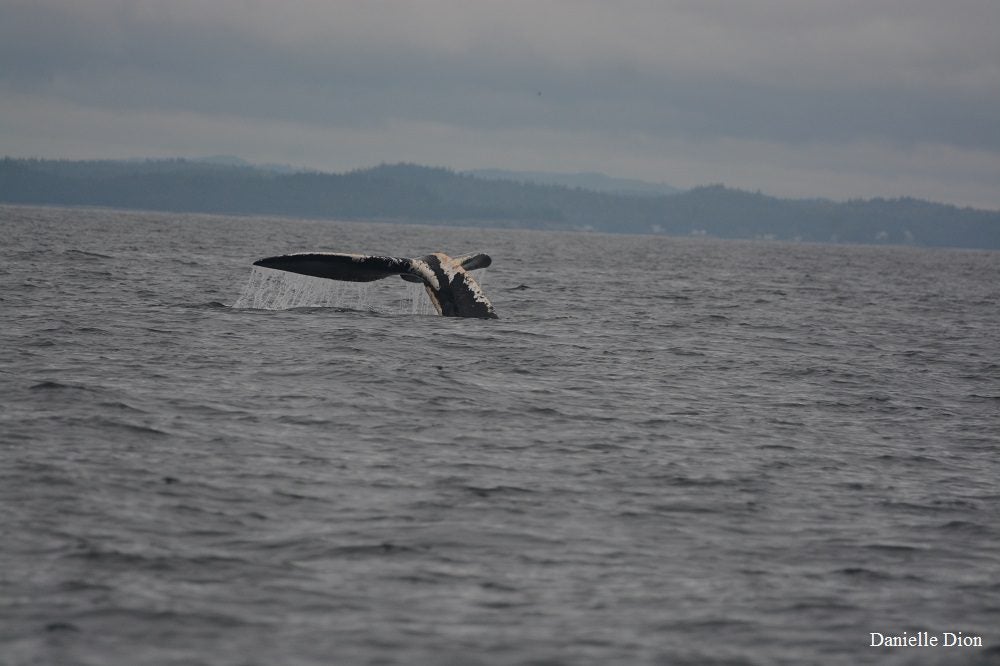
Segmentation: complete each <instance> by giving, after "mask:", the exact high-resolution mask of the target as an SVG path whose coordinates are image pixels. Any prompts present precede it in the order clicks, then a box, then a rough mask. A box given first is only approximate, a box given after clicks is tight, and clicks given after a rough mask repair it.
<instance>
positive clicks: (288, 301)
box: [232, 266, 437, 315]
mask: <svg viewBox="0 0 1000 666" xmlns="http://www.w3.org/2000/svg"><path fill="white" fill-rule="evenodd" d="M232 308H233V309H234V310H292V309H295V308H335V309H338V310H356V311H361V312H377V313H381V314H396V315H434V314H437V313H436V311H435V310H434V306H433V304H432V303H431V302H430V299H429V298H428V297H427V294H426V292H425V291H424V287H423V285H422V284H415V283H411V282H403V281H402V280H400V281H393V282H392V283H387V282H344V281H337V280H324V279H321V278H314V277H310V276H307V275H300V274H297V273H289V272H286V271H277V270H272V269H270V268H261V267H258V266H254V267H253V269H252V270H251V271H250V276H249V278H248V279H247V282H246V285H244V287H243V291H242V293H241V294H240V295H239V297H238V298H237V299H236V301H235V302H234V303H233V305H232Z"/></svg>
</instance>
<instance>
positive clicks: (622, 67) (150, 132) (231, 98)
mask: <svg viewBox="0 0 1000 666" xmlns="http://www.w3.org/2000/svg"><path fill="white" fill-rule="evenodd" d="M998 34H1000V2H998V1H997V0H981V1H980V0H948V1H947V2H944V1H942V0H860V1H855V0H829V1H807V0H752V1H751V0H746V1H742V0H732V1H730V2H710V1H708V0H693V1H690V2H682V1H678V2H667V1H650V2H640V1H635V2H626V1H619V0H600V1H595V2H585V1H581V0H552V1H546V0H527V1H525V2H519V1H514V0H505V1H503V2H499V1H497V2H493V1H485V0H475V1H473V0H439V1H431V0H421V1H413V2H379V1H375V0H369V1H366V2H362V1H358V2H346V1H339V0H338V1H334V0H280V1H279V0H273V1H272V0H169V1H167V0H23V1H22V0H0V154H6V155H11V156H17V157H67V158H121V157H150V156H156V157H196V156H206V155H214V154H230V155H238V156H240V157H243V158H245V159H248V160H251V161H254V162H281V163H288V164H293V165H297V166H307V167H312V168H318V169H323V170H332V171H344V170H348V169H354V168H360V167H366V166H373V165H376V164H379V163H381V162H398V161H408V162H417V163H421V164H430V165H436V166H447V167H451V168H455V169H474V168H488V167H497V168H506V169H524V170H544V171H570V172H576V171H600V172H604V173H607V174H609V175H614V176H622V177H633V178H642V179H645V180H651V181H656V182H666V183H669V184H671V185H674V186H678V187H692V186H695V185H700V184H708V183H725V184H726V185H729V186H732V187H739V188H743V189H751V190H756V189H759V190H762V191H763V192H765V193H769V194H775V195H779V196H798V197H811V196H824V197H830V198H834V199H847V198H852V197H872V196H915V197H920V198H925V199H932V200H938V201H947V202H951V203H956V204H960V205H971V206H977V207H984V208H992V209H1000V38H998V36H997V35H998Z"/></svg>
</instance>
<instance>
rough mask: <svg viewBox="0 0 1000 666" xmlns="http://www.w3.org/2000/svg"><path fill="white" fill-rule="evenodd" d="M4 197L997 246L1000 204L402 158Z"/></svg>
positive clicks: (4, 192) (5, 180)
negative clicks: (556, 173)
mask: <svg viewBox="0 0 1000 666" xmlns="http://www.w3.org/2000/svg"><path fill="white" fill-rule="evenodd" d="M0 202H4V203H17V204H56V205H84V206H104V207H117V208H136V209H147V210H164V211H177V212H206V213H234V214H255V215H282V216H302V217H321V218H322V217H327V218H339V219H371V220H394V221H400V222H407V221H412V222H429V223H437V224H460V225H464V226H491V227H522V228H540V229H566V230H573V229H577V230H583V229H586V230H596V231H607V232H619V233H663V234H672V235H690V234H696V235H708V236H716V237H720V238H774V239H785V240H802V241H817V242H850V243H897V244H902V243H906V244H915V245H927V246H951V247H969V248H989V249H1000V211H982V210H974V209H971V208H958V207H955V206H950V205H944V204H936V203H931V202H927V201H920V200H917V199H891V200H887V199H871V200H857V201H850V202H846V203H836V202H832V201H827V200H822V199H808V200H801V199H799V200H789V199H778V198H775V197H770V196H766V195H763V194H759V193H757V194H754V193H749V192H744V191H741V190H734V189H730V188H726V187H723V186H721V185H712V186H707V187H699V188H695V189H693V190H689V191H686V192H681V193H679V194H673V195H664V196H651V195H648V194H645V195H641V196H640V195H629V194H615V193H608V192H597V191H591V190H584V189H579V188H570V187H565V186H560V185H541V184H531V183H525V182H516V181H513V180H492V179H489V180H488V179H483V178H477V177H475V176H472V175H468V174H459V173H456V172H454V171H450V170H448V169H442V168H432V167H424V166H416V165H407V164H399V165H383V166H379V167H375V168H372V169H365V170H360V171H351V172H348V173H343V174H330V173H315V172H299V173H286V172H278V171H274V170H268V169H261V168H255V167H251V166H238V165H237V166H234V165H228V164H217V163H205V162H194V161H186V160H151V161H145V162H130V161H121V162H120V161H62V160H26V159H10V158H5V159H3V160H0Z"/></svg>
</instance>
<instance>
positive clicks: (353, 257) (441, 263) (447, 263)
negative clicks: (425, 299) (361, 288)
mask: <svg viewBox="0 0 1000 666" xmlns="http://www.w3.org/2000/svg"><path fill="white" fill-rule="evenodd" d="M491 263H493V260H492V259H490V257H489V255H486V254H482V253H475V254H467V255H463V256H460V257H449V256H448V255H447V254H444V253H443V252H435V253H434V254H428V255H426V256H424V257H420V258H419V259H406V258H401V257H384V256H375V255H367V254H340V253H334V252H304V253H299V254H286V255H281V256H277V257H266V258H264V259H258V260H257V261H255V262H253V265H254V266H261V267H262V268H273V269H275V270H279V271H286V272H288V273H298V274H300V275H310V276H312V277H318V278H325V279H328V280H344V281H348V282H371V281H373V280H381V279H382V278H387V277H390V276H393V275H398V276H400V277H401V278H403V279H404V280H407V281H409V282H422V283H423V284H424V288H425V289H426V290H427V295H428V296H430V299H431V302H432V303H433V304H434V308H435V309H436V310H437V311H438V314H441V315H443V316H445V317H478V318H484V319H496V318H497V314H496V312H495V311H494V310H493V304H492V303H490V301H489V299H488V298H486V295H485V294H484V293H483V290H482V289H481V288H480V287H479V283H478V282H476V280H475V279H474V278H473V277H472V275H471V274H469V272H468V271H471V270H475V269H478V268H486V267H487V266H489V265H490V264H491Z"/></svg>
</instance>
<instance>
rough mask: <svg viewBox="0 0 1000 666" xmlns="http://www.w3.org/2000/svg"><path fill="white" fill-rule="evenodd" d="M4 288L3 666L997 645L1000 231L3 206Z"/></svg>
mask: <svg viewBox="0 0 1000 666" xmlns="http://www.w3.org/2000/svg"><path fill="white" fill-rule="evenodd" d="M303 250H327V251H346V252H368V253H384V254H393V255H400V256H418V255H422V254H426V253H428V252H430V251H436V250H441V251H445V252H449V253H452V254H458V253H462V252H469V251H474V250H479V251H485V252H487V253H489V254H491V255H492V257H493V260H494V264H493V266H492V267H491V268H489V269H487V271H486V274H485V276H483V286H484V290H485V291H486V293H487V294H488V295H489V296H490V297H491V299H492V300H493V303H494V305H495V307H496V310H497V312H498V313H499V315H500V317H501V318H500V319H499V320H498V321H486V320H465V319H448V318H442V317H437V316H432V315H429V314H427V312H429V309H422V308H426V305H425V304H422V303H423V301H422V300H421V301H419V303H420V304H418V299H417V296H419V295H420V291H419V289H418V290H417V291H416V292H414V291H412V288H411V286H410V285H407V284H406V283H403V282H402V281H396V280H391V281H390V280H387V281H383V282H380V283H377V286H372V287H370V288H367V289H369V291H367V292H363V293H362V292H343V293H340V292H338V293H336V294H333V292H324V291H323V289H333V288H335V287H336V288H343V285H335V284H334V283H329V282H326V283H321V284H320V285H319V286H316V285H313V287H312V291H311V296H310V298H317V299H319V300H318V301H316V304H319V305H323V306H324V307H311V306H309V305H308V303H309V302H310V301H309V300H308V299H306V300H301V299H300V300H299V301H297V302H294V303H293V301H292V300H287V296H281V295H280V294H279V295H278V296H275V294H274V293H271V294H270V295H268V294H266V293H262V290H267V289H271V290H272V292H273V288H274V286H273V285H271V286H270V287H268V286H267V285H262V284H260V280H259V279H258V278H259V277H260V276H257V277H256V278H255V277H254V274H253V272H252V271H251V268H250V264H251V263H252V261H253V260H255V259H257V258H259V257H262V256H266V255H271V254H280V253H285V252H292V251H303ZM255 279H256V280H257V282H256V283H255V282H254V281H253V280H255ZM299 279H300V280H309V279H308V278H299ZM0 281H2V282H0V284H2V291H0V309H2V314H3V318H2V321H3V326H2V329H0V395H2V403H0V404H2V412H0V442H2V444H0V507H2V514H0V530H2V544H0V558H2V559H0V563H2V567H0V663H3V664H5V665H23V664H93V665H101V666H104V665H113V664H123V665H124V664H213V665H229V664H232V665H249V664H261V665H264V664H289V665H292V664H612V663H614V664H625V663H628V664H654V663H663V664H721V663H725V664H781V663H786V664H802V663H829V664H852V663H873V664H874V663H879V664H882V663H892V664H897V663H906V664H908V663H920V664H923V663H997V662H998V661H1000V647H998V646H1000V632H998V627H1000V520H998V516H1000V489H998V479H1000V462H998V452H1000V351H998V350H1000V309H998V302H1000V253H985V252H971V251H947V250H934V251H928V250H920V249H915V248H905V247H849V246H816V245H793V244H781V243H770V242H734V241H717V240H712V239H677V238H664V237H648V236H647V237H639V236H606V235H596V234H568V233H565V234H555V233H542V232H529V231H498V230H475V229H454V228H432V227H415V226H396V225H389V224H351V223H340V222H330V221H294V220H284V219H261V218H227V217H215V216H196V215H190V216H184V215H176V214H157V213H137V212H112V211H103V210H74V209H56V208H49V209H46V208H18V207H4V208H0ZM312 282H315V281H312ZM300 286H301V285H300ZM352 286H353V287H357V286H356V285H352ZM408 290H409V291H408ZM324 294H325V295H324ZM331 294H332V295H331ZM283 298H284V299H286V301H285V302H286V304H297V305H299V307H293V308H292V309H255V308H244V307H233V305H234V304H236V303H237V301H238V300H239V299H242V301H241V303H243V304H246V303H247V299H250V301H251V302H257V304H258V305H260V304H261V303H263V302H267V303H268V307H281V303H282V302H283V301H282V299H283ZM253 299H257V301H254V300H253ZM260 299H264V300H263V301H261V300H260ZM303 303H305V304H306V305H305V306H304V307H302V304H303ZM903 631H907V632H909V634H911V635H912V634H914V633H915V632H917V631H930V632H932V633H933V634H936V635H940V634H941V633H942V632H946V631H950V632H955V633H957V632H959V631H961V632H963V634H964V635H979V636H982V639H983V641H984V646H983V647H981V648H974V647H970V648H957V647H956V648H941V647H938V648H884V647H883V648H875V647H870V646H869V645H870V632H882V633H884V634H887V635H889V634H901V633H902V632H903Z"/></svg>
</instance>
